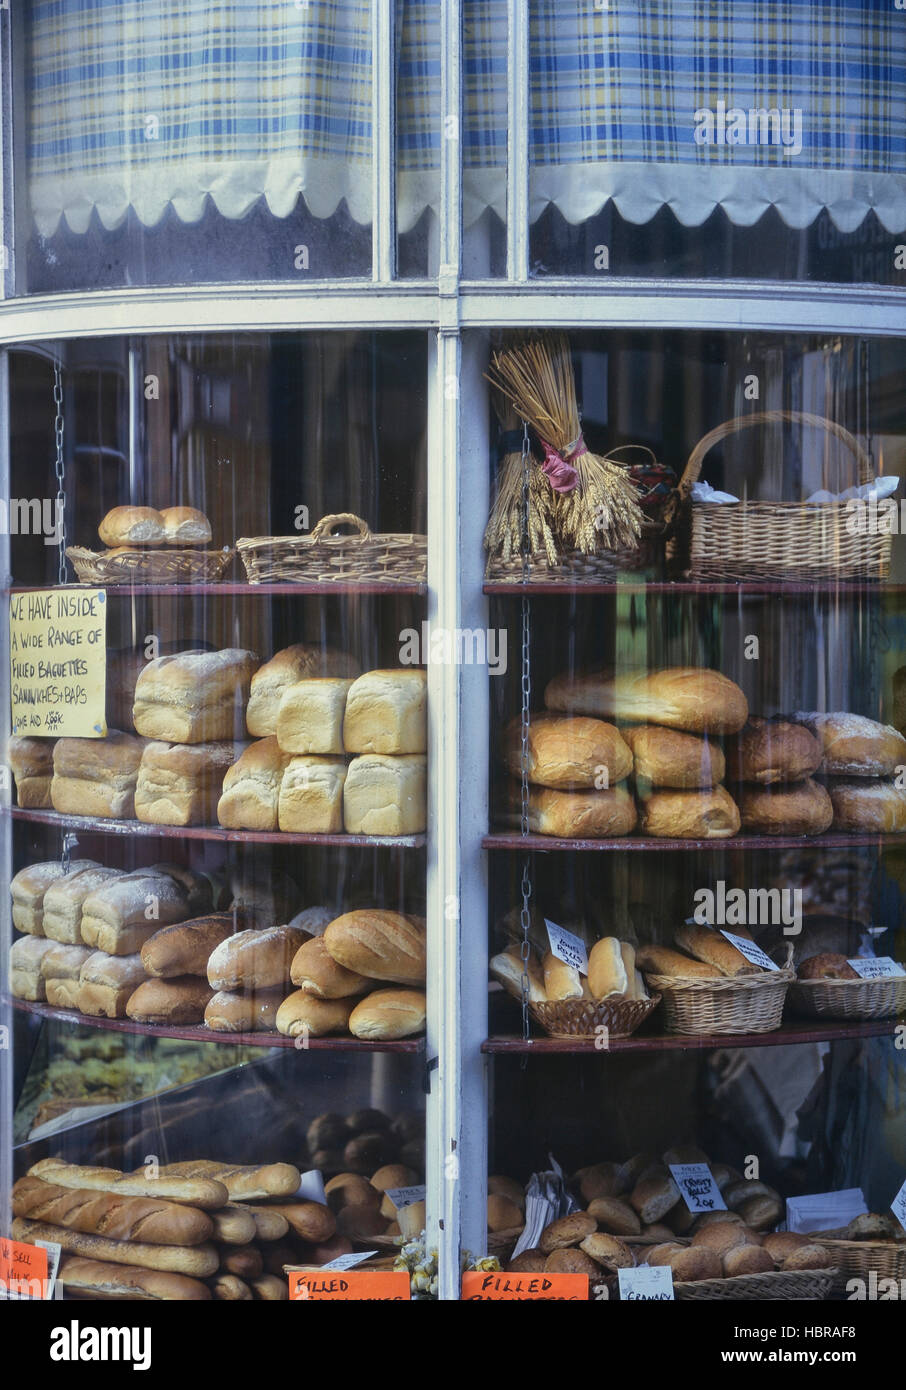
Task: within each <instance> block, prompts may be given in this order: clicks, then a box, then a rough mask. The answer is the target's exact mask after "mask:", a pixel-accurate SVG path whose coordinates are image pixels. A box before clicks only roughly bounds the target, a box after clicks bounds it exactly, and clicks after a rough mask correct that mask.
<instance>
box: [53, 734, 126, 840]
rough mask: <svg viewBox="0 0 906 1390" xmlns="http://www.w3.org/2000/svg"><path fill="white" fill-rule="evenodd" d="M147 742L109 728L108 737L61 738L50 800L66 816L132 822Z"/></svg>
mask: <svg viewBox="0 0 906 1390" xmlns="http://www.w3.org/2000/svg"><path fill="white" fill-rule="evenodd" d="M144 751H145V739H143V738H136V737H135V735H134V734H124V733H121V732H120V731H119V730H118V729H108V730H107V735H106V737H105V738H61V739H57V742H56V745H55V747H54V754H53V781H52V782H51V784H50V797H51V801H52V803H53V808H54V810H55V811H60V812H62V813H63V814H66V815H75V816H96V817H98V818H100V819H102V820H110V819H113V820H124V819H125V820H128V819H130V818H131V817H132V816H134V815H135V784H136V781H137V779H138V769H139V764H140V763H141V760H142V754H143V753H144Z"/></svg>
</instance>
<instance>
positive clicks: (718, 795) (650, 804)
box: [639, 787, 740, 840]
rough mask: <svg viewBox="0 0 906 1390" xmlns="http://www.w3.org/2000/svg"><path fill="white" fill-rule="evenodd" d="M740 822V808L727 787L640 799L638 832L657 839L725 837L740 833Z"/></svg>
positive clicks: (663, 794)
mask: <svg viewBox="0 0 906 1390" xmlns="http://www.w3.org/2000/svg"><path fill="white" fill-rule="evenodd" d="M739 824H740V821H739V808H738V807H737V805H736V802H735V801H734V800H733V798H732V797H731V796H730V793H729V792H728V791H727V790H726V788H725V787H711V788H710V789H709V790H708V791H697V792H674V791H653V792H651V793H650V794H649V795H648V796H645V797H640V798H639V833H640V834H642V835H651V836H653V837H654V838H655V839H659V840H660V839H672V840H726V839H728V838H729V837H730V836H731V835H737V834H738V833H739Z"/></svg>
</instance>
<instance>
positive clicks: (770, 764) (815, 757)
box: [726, 714, 823, 786]
mask: <svg viewBox="0 0 906 1390" xmlns="http://www.w3.org/2000/svg"><path fill="white" fill-rule="evenodd" d="M726 751H727V775H728V777H729V778H730V780H731V781H734V782H755V783H758V784H759V785H761V786H773V785H774V783H775V782H802V781H804V780H805V778H807V777H811V776H812V774H813V773H815V772H817V770H818V768H819V767H820V765H821V759H822V757H823V751H822V748H821V744H820V743H819V742H818V740H817V739H816V738H815V735H814V734H813V733H812V732H811V730H810V729H807V728H806V727H805V725H804V724H794V723H792V722H791V721H790V720H788V719H760V718H758V717H757V716H756V715H754V714H753V715H750V716H749V721H748V723H747V724H746V726H745V728H744V729H742V730H741V731H740V733H739V734H738V735H737V737H736V738H735V739H730V740H728V743H727V750H726Z"/></svg>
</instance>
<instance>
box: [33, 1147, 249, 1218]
mask: <svg viewBox="0 0 906 1390" xmlns="http://www.w3.org/2000/svg"><path fill="white" fill-rule="evenodd" d="M215 1166H216V1165H215ZM28 1176H29V1177H30V1178H42V1179H43V1180H44V1182H48V1183H56V1184H58V1185H59V1186H60V1187H78V1188H87V1189H90V1190H91V1191H92V1192H112V1193H115V1194H116V1195H117V1196H123V1197H150V1198H151V1199H152V1201H168V1202H179V1203H183V1202H184V1203H187V1204H188V1205H189V1206H193V1207H200V1208H201V1209H202V1210H203V1211H208V1210H212V1209H215V1208H217V1207H222V1206H223V1205H224V1204H225V1203H226V1202H227V1200H228V1198H229V1194H228V1192H227V1189H226V1187H225V1186H224V1185H223V1183H220V1182H214V1181H213V1180H212V1179H211V1178H209V1177H203V1178H193V1179H188V1178H186V1177H184V1176H179V1177H168V1176H167V1173H166V1170H165V1169H160V1170H159V1171H158V1175H157V1176H156V1177H153V1178H149V1177H144V1176H143V1175H142V1173H141V1172H139V1173H121V1172H120V1171H119V1169H117V1168H97V1167H94V1166H92V1165H84V1164H78V1163H64V1162H63V1161H62V1160H61V1159H58V1158H42V1159H41V1160H40V1161H39V1162H38V1163H33V1164H32V1166H31V1167H30V1168H29V1170H28Z"/></svg>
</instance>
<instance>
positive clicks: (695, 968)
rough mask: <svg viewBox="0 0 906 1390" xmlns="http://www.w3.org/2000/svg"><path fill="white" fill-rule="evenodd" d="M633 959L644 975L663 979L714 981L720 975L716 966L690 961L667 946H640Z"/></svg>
mask: <svg viewBox="0 0 906 1390" xmlns="http://www.w3.org/2000/svg"><path fill="white" fill-rule="evenodd" d="M729 944H730V943H729V942H727V945H729ZM734 949H735V948H734ZM635 958H636V960H637V961H638V964H639V967H640V968H641V969H642V970H644V971H645V972H646V974H648V975H663V976H664V978H665V979H674V980H715V979H718V978H719V977H720V975H721V971H720V970H718V968H717V966H715V965H707V964H706V963H705V962H704V961H699V960H690V959H689V957H688V956H684V955H681V954H680V952H679V951H671V949H670V947H669V946H640V947H639V949H638V951H637V952H636V957H635Z"/></svg>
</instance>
